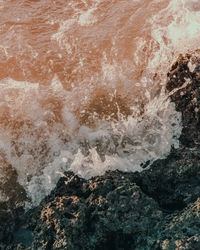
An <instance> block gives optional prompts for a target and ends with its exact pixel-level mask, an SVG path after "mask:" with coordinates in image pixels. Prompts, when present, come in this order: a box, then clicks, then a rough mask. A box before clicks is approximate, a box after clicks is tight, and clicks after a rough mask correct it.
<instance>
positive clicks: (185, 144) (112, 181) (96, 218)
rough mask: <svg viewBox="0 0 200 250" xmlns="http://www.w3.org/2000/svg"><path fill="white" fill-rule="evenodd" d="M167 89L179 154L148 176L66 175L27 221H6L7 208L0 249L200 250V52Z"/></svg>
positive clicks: (18, 216) (175, 72) (185, 59)
mask: <svg viewBox="0 0 200 250" xmlns="http://www.w3.org/2000/svg"><path fill="white" fill-rule="evenodd" d="M166 89H167V91H168V92H169V93H170V94H169V95H170V98H171V100H172V101H173V102H174V103H175V105H176V110H177V111H180V112H181V113H182V124H183V131H182V135H181V137H180V147H179V148H178V149H174V148H172V150H171V153H170V155H169V156H168V157H167V158H166V159H164V160H158V161H156V162H154V163H153V165H152V166H151V167H150V168H148V169H145V170H144V171H143V172H141V173H138V172H136V173H122V172H119V171H115V172H107V173H106V174H105V175H103V176H100V177H95V178H92V179H91V180H88V181H86V180H84V179H81V178H79V177H78V176H74V174H72V173H69V172H68V173H65V177H62V178H61V179H60V180H59V182H58V184H57V186H56V188H55V189H54V190H53V191H52V192H51V194H50V195H49V196H48V197H46V198H45V199H44V200H43V201H42V202H41V204H40V205H39V206H38V207H37V208H35V209H33V210H29V211H28V212H27V213H26V214H25V215H23V216H22V213H20V212H18V213H17V212H16V211H18V210H17V209H16V207H17V206H15V205H13V207H10V210H9V211H10V212H11V213H12V214H13V215H14V214H15V216H14V217H13V216H8V214H6V216H5V219H3V217H2V216H3V211H4V210H3V207H2V206H3V205H1V204H0V216H1V223H0V242H1V243H0V249H27V250H30V249H69V250H76V249H77V250H78V249H96V250H98V249H109V250H110V249H111V250H112V249H119V250H123V249H124V250H126V249H127V250H128V249H138V250H143V249H145V250H146V249H153V250H154V249H158V250H159V249H163V250H165V249H167V250H171V249H178V250H179V249H191V250H193V249H200V140H199V139H200V129H199V128H200V52H198V51H197V52H195V53H194V54H193V55H186V56H180V58H179V59H178V61H177V62H176V63H175V64H174V65H173V66H172V69H171V71H170V72H169V73H168V83H167V87H166ZM15 204H19V200H18V202H17V201H16V202H15ZM6 211H7V210H6ZM8 218H9V219H8ZM9 226H10V227H9ZM5 228H6V229H5ZM5 230H7V232H6V233H5Z"/></svg>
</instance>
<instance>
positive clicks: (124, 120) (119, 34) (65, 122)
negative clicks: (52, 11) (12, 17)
mask: <svg viewBox="0 0 200 250" xmlns="http://www.w3.org/2000/svg"><path fill="white" fill-rule="evenodd" d="M144 2H145V1H144ZM147 2H148V4H147V5H144V6H143V5H142V3H143V2H142V1H131V2H130V1H119V2H117V3H116V6H115V3H114V2H112V1H111V2H106V1H105V6H107V8H108V9H107V10H106V11H105V9H104V7H102V6H104V5H102V6H101V8H100V7H99V6H100V4H102V3H104V1H93V2H92V4H91V6H88V4H87V2H86V1H84V7H83V8H82V9H81V8H80V7H79V5H78V4H77V3H75V2H70V3H69V6H70V8H72V10H73V11H72V10H71V9H70V8H69V9H70V11H71V12H72V14H71V16H70V17H68V16H67V15H65V16H64V17H63V16H62V18H61V19H60V21H59V20H56V19H55V20H54V21H52V22H51V20H50V21H48V23H49V25H51V24H52V25H55V23H58V24H59V27H58V30H57V31H56V32H55V34H53V35H52V36H51V40H50V41H51V42H52V43H54V45H56V44H57V45H58V47H59V49H58V51H59V53H60V54H58V57H56V60H58V62H59V63H60V61H59V59H60V60H61V59H63V60H64V62H63V61H62V63H63V64H64V63H66V64H65V67H63V71H65V70H66V71H67V70H68V69H69V68H70V67H71V68H70V70H69V72H70V74H71V75H70V77H69V78H67V80H66V79H65V80H63V82H64V83H63V82H62V84H63V85H64V84H65V83H66V84H69V85H70V86H72V88H71V89H70V90H66V89H67V88H64V87H63V85H62V84H61V82H60V80H59V77H60V76H59V73H60V72H58V75H55V77H54V79H53V80H52V82H51V83H49V84H50V85H48V84H46V85H41V84H39V83H38V84H37V83H35V84H33V83H30V82H26V81H24V82H22V81H15V80H13V79H11V78H7V79H3V80H1V81H0V151H2V152H4V154H5V158H6V161H7V162H8V163H10V164H11V165H12V167H13V168H14V169H16V171H17V173H18V182H19V183H20V184H21V185H22V186H23V187H24V188H25V190H26V192H27V195H28V196H29V198H30V199H31V200H32V204H33V205H38V204H39V202H40V201H41V199H43V198H44V197H45V196H46V195H48V194H49V193H50V192H51V190H52V189H53V188H54V187H55V186H56V183H57V181H58V180H59V178H60V177H61V176H62V175H64V172H65V171H67V170H71V171H73V172H74V173H75V174H77V175H79V176H81V177H83V178H86V179H89V178H91V177H92V176H97V175H102V174H104V173H105V171H107V170H115V169H119V170H121V171H128V172H134V171H142V170H143V167H144V164H145V163H146V162H149V166H150V165H151V163H152V162H153V161H155V160H156V159H159V158H164V157H166V156H167V155H168V154H169V152H170V150H171V147H172V146H173V147H175V148H177V147H178V146H179V141H178V138H179V136H180V134H181V115H180V113H178V112H176V111H175V105H174V104H173V103H171V102H170V101H169V98H168V95H167V94H164V93H163V89H164V87H163V86H165V84H166V75H167V72H168V70H169V69H170V67H171V65H172V63H173V62H174V61H175V60H176V59H177V57H178V56H179V54H180V53H186V52H188V51H190V50H194V49H197V48H198V46H199V44H200V38H199V33H200V10H199V8H200V7H199V3H198V1H188V0H180V1H179V0H171V1H169V4H168V5H167V4H166V6H165V7H164V9H162V10H159V11H155V13H154V7H152V6H153V4H160V3H163V1H147ZM150 2H152V4H151V3H150ZM133 3H134V6H136V7H137V5H138V6H140V4H141V6H140V7H138V8H139V9H138V10H137V9H134V8H136V7H134V8H133V9H131V8H132V5H133ZM77 6H78V7H77ZM105 8H106V7H105ZM140 8H142V9H143V8H144V10H145V11H146V10H147V9H148V8H149V9H150V10H151V11H149V12H150V13H151V12H152V13H154V14H152V15H150V14H149V15H148V17H147V18H146V17H145V19H143V21H142V22H140V20H141V18H142V17H141V9H140ZM145 8H146V9H145ZM130 9H131V11H132V12H131V13H129V10H130ZM71 12H70V13H71ZM145 13H146V12H145ZM147 14H148V13H147ZM95 25H96V26H95ZM12 29H14V27H13V28H12ZM134 32H135V33H134ZM21 47H23V46H21ZM2 48H3V49H2V51H3V53H4V54H5V55H6V53H7V50H5V51H4V48H5V47H4V46H3V47H2ZM63 50H64V52H63ZM28 51H29V50H28ZM62 52H63V54H62ZM65 52H66V54H67V55H66V54H65ZM3 53H2V54H3ZM37 56H40V55H39V54H37ZM37 56H35V58H36V57H37ZM33 57H34V56H33ZM49 62H50V63H51V65H54V63H55V64H56V63H57V62H54V61H53V59H50V61H49ZM189 68H190V69H191V71H192V70H193V69H194V65H192V64H189ZM48 72H49V71H48ZM64 73H65V72H64ZM66 74H67V73H66ZM67 81H69V82H67ZM186 83H187V84H188V82H186ZM102 93H103V94H102ZM170 94H171V93H170ZM102 96H103V98H102V99H101V97H102ZM95 98H96V99H95ZM117 98H118V99H117ZM115 102H116V103H115ZM118 102H119V103H118ZM120 102H122V104H124V103H125V105H121V106H120ZM123 102H124V103H123ZM100 104H101V105H102V106H103V105H108V107H107V109H103V111H102V110H101V108H100V107H99V106H98V105H100ZM92 105H93V106H92ZM112 105H113V107H114V108H113V111H112ZM91 106H92V107H91ZM124 106H125V111H126V109H130V110H131V111H132V114H130V112H129V113H128V114H127V115H124V113H126V112H125V111H124V113H123V107H124ZM116 107H117V108H118V109H117V108H116ZM120 107H122V108H121V109H120ZM92 108H94V109H92ZM105 110H108V111H110V113H108V114H104V113H106V111H105ZM116 110H117V111H116ZM120 111H122V113H120ZM90 112H91V113H90ZM112 112H115V114H114V117H115V118H114V119H113V118H112V117H111V116H112ZM88 117H89V118H88ZM90 122H91V124H92V125H91V124H90ZM0 174H2V175H3V173H1V170H0ZM0 199H2V200H7V197H6V195H5V194H4V193H3V192H1V193H0Z"/></svg>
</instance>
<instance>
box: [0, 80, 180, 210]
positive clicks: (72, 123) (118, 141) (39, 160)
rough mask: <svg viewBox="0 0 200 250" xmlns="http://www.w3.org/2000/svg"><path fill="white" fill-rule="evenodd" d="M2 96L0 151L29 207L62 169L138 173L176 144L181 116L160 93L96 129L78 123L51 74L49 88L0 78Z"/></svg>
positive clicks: (80, 172) (52, 184)
mask: <svg viewBox="0 0 200 250" xmlns="http://www.w3.org/2000/svg"><path fill="white" fill-rule="evenodd" d="M58 97H59V100H60V101H62V105H63V107H62V109H61V112H60V115H61V116H62V119H61V120H60V121H57V120H56V113H55V112H53V110H54V108H55V107H54V106H52V105H55V103H56V101H57V98H58ZM63 97H64V98H63ZM3 98H4V99H5V102H3V104H4V106H2V107H1V109H2V110H3V109H6V110H7V112H8V117H10V118H9V119H10V120H9V123H10V124H7V123H6V121H5V124H2V125H1V127H2V130H1V133H0V138H1V142H2V147H1V150H3V151H4V152H5V153H6V157H7V161H8V162H9V163H11V164H12V166H13V168H15V169H16V170H17V173H18V181H19V183H20V184H21V185H23V186H24V188H25V190H26V191H27V194H28V196H29V197H30V198H31V199H32V202H33V204H35V205H37V204H39V202H40V201H41V199H42V198H44V197H45V196H46V195H47V194H49V193H50V191H51V190H52V188H54V187H55V185H56V183H57V181H58V179H59V178H60V176H61V175H62V174H63V173H64V171H67V170H71V171H73V172H74V173H76V174H78V175H79V176H81V177H83V178H86V179H88V178H91V177H92V176H96V175H102V174H103V173H105V171H107V170H114V169H119V170H122V171H131V172H134V171H142V170H143V168H142V166H141V165H142V164H143V163H145V162H146V161H150V162H153V161H154V160H156V159H158V158H163V157H165V156H166V155H167V154H168V153H169V151H170V149H171V146H172V145H174V147H178V137H179V136H180V133H181V117H180V113H177V112H176V111H175V107H174V104H173V103H170V102H169V100H165V99H166V96H162V95H161V96H160V97H157V98H155V99H153V100H151V101H150V102H149V104H148V105H146V108H145V112H144V114H143V115H142V116H141V117H138V118H134V117H132V116H129V117H128V118H127V119H125V118H121V119H120V120H119V121H118V122H114V121H113V122H107V121H104V122H103V121H102V123H100V124H99V125H98V126H97V127H96V128H89V127H87V126H80V125H79V124H78V121H77V119H76V118H75V116H74V115H73V113H71V111H70V110H69V105H68V101H69V100H67V91H65V90H64V89H63V88H62V85H61V84H60V83H59V82H58V80H57V79H56V78H54V81H53V83H52V84H51V86H50V87H49V88H47V87H45V88H42V87H41V86H39V85H37V84H31V83H27V82H24V83H23V82H17V81H13V80H11V79H7V80H6V81H2V82H1V99H3ZM2 110H1V111H2ZM57 115H58V114H57ZM22 118H23V119H22ZM2 119H3V117H2ZM49 119H50V120H49ZM21 121H24V122H23V123H20V124H18V122H21ZM49 121H51V122H50V123H49ZM12 125H13V127H12ZM13 142H14V144H13Z"/></svg>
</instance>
